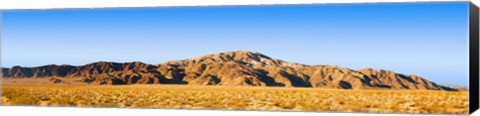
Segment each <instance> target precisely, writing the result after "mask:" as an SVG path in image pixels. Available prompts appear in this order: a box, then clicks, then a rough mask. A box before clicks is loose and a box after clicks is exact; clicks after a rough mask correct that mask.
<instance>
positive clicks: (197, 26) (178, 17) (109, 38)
mask: <svg viewBox="0 0 480 116" xmlns="http://www.w3.org/2000/svg"><path fill="white" fill-rule="evenodd" d="M1 37H2V41H1V61H2V62H1V63H2V64H1V65H2V67H12V66H14V65H20V66H40V65H46V64H71V65H83V64H87V63H91V62H96V61H115V62H131V61H141V62H145V63H150V64H160V63H164V62H166V61H169V60H180V59H187V58H192V57H196V56H201V55H205V54H213V53H220V52H226V51H235V50H248V51H258V52H261V53H263V54H265V55H267V56H270V57H273V58H278V59H282V60H285V61H289V62H297V63H302V64H310V65H315V64H331V65H338V66H341V67H346V68H351V69H362V68H369V67H370V68H381V69H387V70H392V71H395V72H398V73H403V74H415V75H419V76H422V77H424V78H426V79H428V80H431V81H433V82H436V83H440V84H453V85H462V86H468V2H443V3H442V2H440V3H388V4H317V5H273V6H271V5H270V6H212V7H163V8H111V9H57V10H13V11H12V10H10V11H3V12H2V24H1Z"/></svg>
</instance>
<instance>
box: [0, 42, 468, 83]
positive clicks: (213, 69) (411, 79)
mask: <svg viewBox="0 0 480 116" xmlns="http://www.w3.org/2000/svg"><path fill="white" fill-rule="evenodd" d="M1 71H2V72H1V76H2V78H53V77H55V78H74V79H77V80H78V81H80V82H82V83H88V84H93V85H127V84H186V85H217V86H280V87H312V88H330V89H412V90H446V91H458V90H459V89H458V88H455V87H449V86H442V85H438V84H436V83H434V82H431V81H429V80H426V79H424V78H422V77H420V76H416V75H406V74H399V73H395V72H393V71H389V70H382V69H371V68H365V69H361V70H352V69H348V68H342V67H338V66H333V65H305V64H299V63H291V62H286V61H283V60H279V59H274V58H270V57H268V56H266V55H264V54H261V53H258V52H250V51H232V52H223V53H219V54H209V55H205V56H200V57H195V58H191V59H185V60H174V61H168V62H166V63H163V64H157V65H153V64H146V63H142V62H127V63H116V62H105V61H100V62H94V63H90V64H86V65H82V66H72V65H44V66H38V67H20V66H13V67H11V68H2V69H1ZM53 80H54V81H55V82H59V81H61V80H58V79H53Z"/></svg>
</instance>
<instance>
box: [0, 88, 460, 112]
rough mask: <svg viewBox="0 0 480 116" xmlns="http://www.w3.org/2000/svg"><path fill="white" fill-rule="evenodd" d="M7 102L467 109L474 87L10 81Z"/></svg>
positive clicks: (297, 108) (337, 109)
mask: <svg viewBox="0 0 480 116" xmlns="http://www.w3.org/2000/svg"><path fill="white" fill-rule="evenodd" d="M2 103H3V104H5V105H41V106H83V107H90V106H93V107H135V108H187V109H234V110H280V111H333V112H381V113H392V112H394V113H433V114H467V113H468V107H469V102H468V92H444V91H414V90H332V89H313V88H279V87H220V86H186V85H128V86H4V87H3V94H2Z"/></svg>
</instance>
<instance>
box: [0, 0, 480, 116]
mask: <svg viewBox="0 0 480 116" xmlns="http://www.w3.org/2000/svg"><path fill="white" fill-rule="evenodd" d="M414 1H452V0H301V1H300V0H0V9H51V8H102V7H152V6H204V5H257V4H302V3H303V4H305V3H359V2H362V3H365V2H414ZM471 1H472V2H474V3H475V4H476V5H477V6H478V5H480V2H479V1H480V0H471ZM476 99H478V98H476ZM352 114H355V115H359V116H368V115H393V116H403V115H412V114H373V113H325V112H324V113H320V112H270V111H224V110H178V109H128V108H78V107H32V106H1V107H0V116H13V115H15V116H24V115H35V116H43V115H48V116H97V115H103V116H140V115H175V116H182V115H195V116H197V115H200V116H201V115H209V116H257V115H261V116H270V115H272V116H300V115H301V116H314V115H315V116H318V115H328V116H343V115H352ZM472 115H475V116H480V112H479V111H477V112H475V113H474V114H472Z"/></svg>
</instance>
